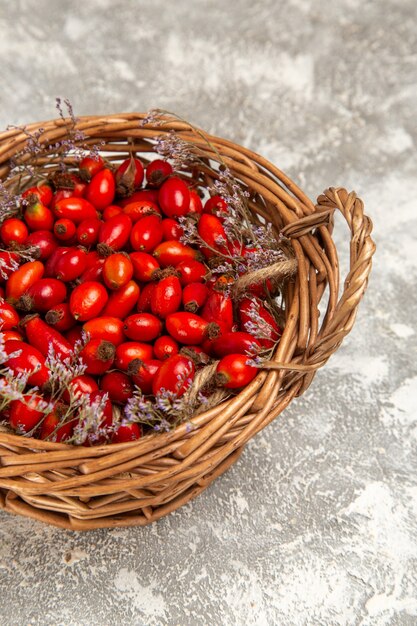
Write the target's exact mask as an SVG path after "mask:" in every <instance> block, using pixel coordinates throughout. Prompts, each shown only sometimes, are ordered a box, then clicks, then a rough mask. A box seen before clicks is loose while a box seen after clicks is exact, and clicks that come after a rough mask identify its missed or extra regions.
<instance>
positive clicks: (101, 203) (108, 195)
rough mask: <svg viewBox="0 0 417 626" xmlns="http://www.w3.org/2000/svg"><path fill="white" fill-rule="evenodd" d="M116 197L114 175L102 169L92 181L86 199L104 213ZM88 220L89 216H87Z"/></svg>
mask: <svg viewBox="0 0 417 626" xmlns="http://www.w3.org/2000/svg"><path fill="white" fill-rule="evenodd" d="M115 195H116V183H115V180H114V176H113V173H112V172H111V171H110V170H109V169H102V170H100V171H99V172H98V173H97V174H95V175H94V176H93V178H92V179H91V181H90V183H89V185H88V187H87V190H86V193H85V197H86V200H88V201H89V202H91V204H92V205H93V206H94V207H95V208H96V209H98V210H99V211H102V210H103V209H105V208H106V206H109V204H111V203H112V202H113V200H114V196H115ZM85 219H87V216H85Z"/></svg>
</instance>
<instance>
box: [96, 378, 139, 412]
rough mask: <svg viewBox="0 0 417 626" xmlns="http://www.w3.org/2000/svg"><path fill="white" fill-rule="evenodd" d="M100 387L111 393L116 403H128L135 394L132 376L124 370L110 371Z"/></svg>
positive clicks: (110, 396)
mask: <svg viewBox="0 0 417 626" xmlns="http://www.w3.org/2000/svg"><path fill="white" fill-rule="evenodd" d="M100 389H101V390H102V391H105V392H106V393H108V394H109V398H110V400H111V401H112V402H114V403H115V404H126V402H127V401H128V400H129V398H130V397H131V396H132V395H133V384H132V380H131V378H130V376H128V375H127V374H125V373H124V372H116V371H114V372H108V374H105V375H104V376H103V378H102V379H101V382H100Z"/></svg>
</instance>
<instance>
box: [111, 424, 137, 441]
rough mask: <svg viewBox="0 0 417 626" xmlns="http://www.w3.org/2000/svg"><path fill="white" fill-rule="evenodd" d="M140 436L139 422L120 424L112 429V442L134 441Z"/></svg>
mask: <svg viewBox="0 0 417 626" xmlns="http://www.w3.org/2000/svg"><path fill="white" fill-rule="evenodd" d="M141 436H142V430H141V427H140V426H139V424H136V423H135V422H132V423H129V424H120V426H118V428H117V429H116V430H115V431H114V434H113V438H112V442H113V443H126V442H127V441H136V440H137V439H140V438H141Z"/></svg>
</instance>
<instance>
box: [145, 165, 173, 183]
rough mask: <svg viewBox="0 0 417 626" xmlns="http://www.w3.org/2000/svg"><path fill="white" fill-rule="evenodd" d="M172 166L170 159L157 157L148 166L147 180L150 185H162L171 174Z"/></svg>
mask: <svg viewBox="0 0 417 626" xmlns="http://www.w3.org/2000/svg"><path fill="white" fill-rule="evenodd" d="M172 172H173V169H172V166H171V165H170V163H168V161H163V160H162V159H155V161H151V162H150V163H148V165H147V166H146V182H147V183H148V185H149V187H160V186H161V185H162V183H163V182H164V180H165V179H166V178H168V176H171V174H172Z"/></svg>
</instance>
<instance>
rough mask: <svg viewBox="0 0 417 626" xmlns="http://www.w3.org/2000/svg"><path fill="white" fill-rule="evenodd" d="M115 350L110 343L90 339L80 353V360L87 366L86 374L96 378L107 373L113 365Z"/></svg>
mask: <svg viewBox="0 0 417 626" xmlns="http://www.w3.org/2000/svg"><path fill="white" fill-rule="evenodd" d="M115 355H116V348H115V346H114V344H112V343H110V341H105V340H103V339H90V341H89V342H88V343H87V345H86V346H85V348H83V349H82V350H81V352H80V358H81V359H82V360H83V363H84V364H85V365H86V366H87V368H86V370H85V371H86V374H90V375H91V374H93V375H95V376H98V375H100V374H104V373H105V372H107V371H108V370H109V369H110V367H111V366H112V365H113V361H114V358H115Z"/></svg>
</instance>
